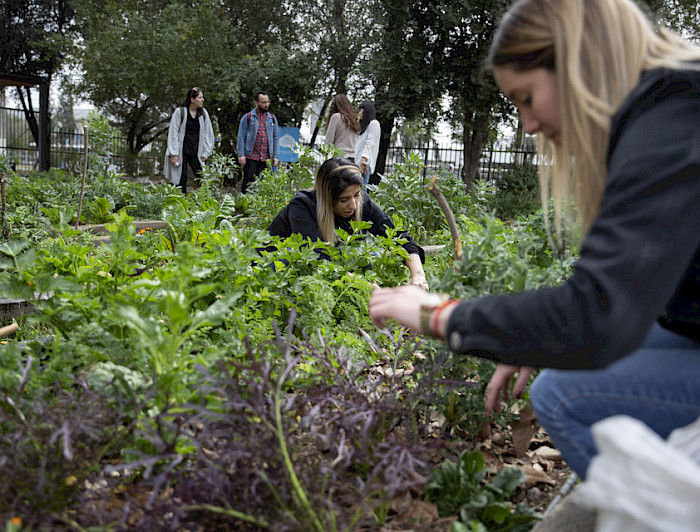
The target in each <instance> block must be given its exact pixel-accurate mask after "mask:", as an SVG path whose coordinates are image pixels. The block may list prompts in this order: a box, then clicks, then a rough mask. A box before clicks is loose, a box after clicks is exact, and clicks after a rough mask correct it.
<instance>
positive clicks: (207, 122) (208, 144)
mask: <svg viewBox="0 0 700 532" xmlns="http://www.w3.org/2000/svg"><path fill="white" fill-rule="evenodd" d="M202 112H203V113H202V114H203V115H204V146H203V147H204V153H202V155H203V156H204V157H206V158H207V159H208V158H209V157H210V156H211V153H212V152H213V151H214V128H213V126H212V124H211V117H210V116H209V113H208V112H207V110H206V109H202Z"/></svg>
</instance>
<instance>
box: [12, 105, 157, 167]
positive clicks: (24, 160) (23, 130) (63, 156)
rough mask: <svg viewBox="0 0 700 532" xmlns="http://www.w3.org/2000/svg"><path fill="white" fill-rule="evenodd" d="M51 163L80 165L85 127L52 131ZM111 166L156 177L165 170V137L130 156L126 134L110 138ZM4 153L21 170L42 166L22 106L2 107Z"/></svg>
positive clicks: (56, 165)
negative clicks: (17, 107)
mask: <svg viewBox="0 0 700 532" xmlns="http://www.w3.org/2000/svg"><path fill="white" fill-rule="evenodd" d="M49 139H50V140H49V143H50V163H51V166H53V167H57V168H80V164H81V161H82V157H83V146H84V138H83V132H82V131H81V130H72V129H71V130H66V129H51V130H50V131H49ZM106 149H107V151H108V152H109V153H110V154H111V155H110V165H111V167H112V169H114V170H116V171H118V172H124V173H128V174H133V175H144V176H153V175H157V174H159V173H162V170H163V159H164V157H165V155H164V154H165V140H163V141H160V142H154V143H152V144H150V145H148V146H146V148H144V149H143V150H141V152H140V153H139V154H138V155H137V156H136V157H134V156H130V155H129V150H128V142H127V139H126V137H122V136H113V137H110V138H108V139H107V146H106ZM0 155H5V156H7V157H9V159H10V162H11V164H12V165H13V166H14V168H15V171H17V172H29V171H34V170H37V169H38V168H39V151H38V149H37V145H36V141H35V140H34V137H33V136H32V133H31V130H30V128H29V124H28V123H27V121H26V119H25V117H24V112H23V111H22V110H21V109H12V108H8V107H0Z"/></svg>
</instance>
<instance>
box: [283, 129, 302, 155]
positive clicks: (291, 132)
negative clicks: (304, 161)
mask: <svg viewBox="0 0 700 532" xmlns="http://www.w3.org/2000/svg"><path fill="white" fill-rule="evenodd" d="M297 144H299V128H298V127H281V128H280V162H288V163H289V162H291V163H296V162H297V161H298V160H299V156H298V155H297V154H296V153H294V147H295V146H296V145H297Z"/></svg>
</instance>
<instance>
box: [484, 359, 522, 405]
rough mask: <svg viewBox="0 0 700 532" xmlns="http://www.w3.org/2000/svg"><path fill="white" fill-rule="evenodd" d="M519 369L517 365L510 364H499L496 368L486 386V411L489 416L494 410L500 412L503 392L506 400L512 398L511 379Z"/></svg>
mask: <svg viewBox="0 0 700 532" xmlns="http://www.w3.org/2000/svg"><path fill="white" fill-rule="evenodd" d="M518 369H519V368H518V367H517V366H509V365H507V364H499V365H498V367H497V368H496V371H495V372H494V373H493V376H492V377H491V380H490V381H489V384H488V386H487V387H486V408H485V412H486V415H487V416H490V415H491V414H492V413H493V412H500V410H501V394H503V400H504V401H506V402H508V401H509V400H510V381H511V379H512V378H513V375H515V373H516V372H517V371H518Z"/></svg>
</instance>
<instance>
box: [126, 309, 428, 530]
mask: <svg viewBox="0 0 700 532" xmlns="http://www.w3.org/2000/svg"><path fill="white" fill-rule="evenodd" d="M293 319H294V317H292V318H291V319H290V324H289V327H288V328H287V330H290V331H291V330H293ZM396 351H397V352H399V351H401V349H400V346H398V345H397V346H396ZM302 364H303V365H304V366H305V368H306V369H305V370H301V369H300V366H301V365H302ZM309 366H312V367H313V377H311V374H310V373H309V371H308V368H309ZM199 371H200V374H201V377H202V385H201V387H200V390H199V392H198V397H199V400H198V401H195V402H193V403H192V404H189V405H186V406H185V407H184V408H182V407H181V408H178V409H177V412H176V411H174V410H171V411H168V412H162V413H161V414H160V415H159V416H157V417H156V418H154V419H152V420H151V422H149V423H144V424H142V431H143V433H142V434H141V437H142V438H143V439H144V440H147V441H149V442H150V443H149V447H150V449H151V451H150V452H149V453H142V454H141V455H139V456H136V457H135V459H134V460H133V461H132V462H131V463H125V464H122V465H120V467H119V469H120V470H122V471H123V470H125V469H126V470H129V469H132V470H134V471H141V472H142V473H141V476H140V478H141V479H142V482H143V483H147V484H148V485H149V490H148V492H149V493H150V496H149V498H148V501H147V502H146V503H145V504H141V507H140V508H139V512H138V515H139V517H138V520H137V521H136V522H134V520H133V519H132V520H131V528H130V529H131V530H156V529H157V530H185V529H187V530H234V529H235V530H275V531H297V530H299V531H300V530H314V531H318V532H321V531H323V532H326V531H332V530H345V529H348V528H350V527H353V526H359V524H361V523H367V522H372V521H373V520H374V516H373V515H372V514H373V511H374V510H377V509H378V508H380V507H381V505H382V504H383V503H385V502H386V501H388V500H390V499H391V498H392V497H394V496H396V495H398V494H401V493H404V492H406V491H409V490H413V491H414V492H418V493H420V492H422V488H423V483H424V479H425V475H427V474H428V473H429V471H428V466H427V464H426V461H425V460H424V457H425V456H427V453H428V451H429V449H430V446H431V445H434V443H432V442H434V441H435V440H434V439H433V438H429V437H427V434H426V430H427V429H426V427H427V424H426V423H424V422H423V421H424V419H423V418H424V416H425V415H426V412H425V410H426V409H427V408H429V402H428V401H426V400H425V398H426V397H427V396H428V395H429V394H430V393H432V392H431V391H432V390H433V389H434V388H435V385H434V382H433V381H434V379H435V378H437V377H436V375H437V372H436V371H434V370H433V369H430V368H424V371H423V374H422V376H421V378H420V379H419V380H415V379H413V380H407V379H406V378H404V377H401V376H400V372H393V373H391V376H388V377H376V378H375V377H372V375H374V374H373V373H372V372H370V367H369V366H368V365H367V364H365V363H363V362H361V361H358V360H356V359H354V358H353V357H352V356H351V355H350V354H349V353H348V352H347V351H346V350H345V349H344V348H342V347H331V345H329V344H328V343H327V342H326V341H324V339H323V338H319V341H317V342H313V343H312V342H310V341H308V339H298V338H295V337H292V336H291V335H289V336H288V337H286V338H285V337H283V335H282V334H281V333H280V332H279V330H277V336H276V338H275V340H274V341H272V342H270V343H269V344H268V345H263V346H258V347H257V348H253V347H252V346H248V350H247V358H245V360H244V361H243V362H241V361H234V360H232V361H229V362H227V363H222V364H220V365H219V366H218V367H217V368H216V369H215V371H208V370H206V369H204V368H201V367H200V368H199ZM409 382H410V384H411V385H408V383H409ZM166 420H167V421H166ZM144 471H145V472H146V474H144V473H143V472H144ZM136 505H137V501H136V500H133V501H130V508H131V510H132V511H133V510H135V508H136ZM122 520H124V519H122Z"/></svg>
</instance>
